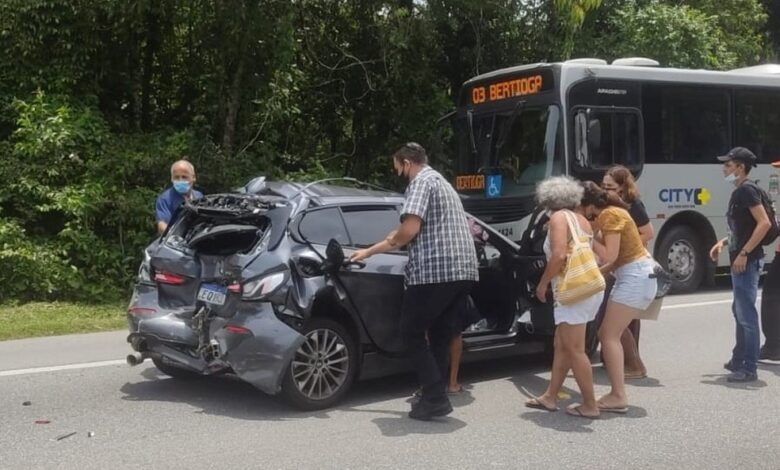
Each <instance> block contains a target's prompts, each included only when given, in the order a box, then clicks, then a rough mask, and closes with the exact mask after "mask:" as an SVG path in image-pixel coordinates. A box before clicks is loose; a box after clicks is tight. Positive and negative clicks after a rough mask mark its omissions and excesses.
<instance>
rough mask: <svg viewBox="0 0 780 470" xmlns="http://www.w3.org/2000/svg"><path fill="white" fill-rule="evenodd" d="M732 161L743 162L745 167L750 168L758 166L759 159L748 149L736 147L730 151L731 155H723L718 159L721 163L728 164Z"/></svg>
mask: <svg viewBox="0 0 780 470" xmlns="http://www.w3.org/2000/svg"><path fill="white" fill-rule="evenodd" d="M731 160H736V161H738V162H742V163H744V164H745V166H747V167H748V168H750V167H754V166H756V161H757V160H758V158H756V155H755V154H754V153H753V152H751V151H750V150H748V149H746V148H745V147H734V148H733V149H731V150H729V153H727V154H726V155H721V156H719V157H718V161H721V162H728V161H731Z"/></svg>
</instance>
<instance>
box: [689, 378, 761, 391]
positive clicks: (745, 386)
mask: <svg viewBox="0 0 780 470" xmlns="http://www.w3.org/2000/svg"><path fill="white" fill-rule="evenodd" d="M702 377H704V378H705V380H702V381H701V383H703V384H704V385H720V386H721V387H726V388H732V389H736V390H759V389H761V388H764V387H766V386H767V383H766V382H764V381H763V380H761V379H758V380H756V381H755V382H734V383H732V382H729V381H727V380H726V377H728V374H704V375H702ZM707 379H709V380H707Z"/></svg>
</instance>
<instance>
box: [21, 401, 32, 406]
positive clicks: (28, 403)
mask: <svg viewBox="0 0 780 470" xmlns="http://www.w3.org/2000/svg"><path fill="white" fill-rule="evenodd" d="M30 405H32V402H31V401H26V402H24V403H22V406H30Z"/></svg>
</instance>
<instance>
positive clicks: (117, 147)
mask: <svg viewBox="0 0 780 470" xmlns="http://www.w3.org/2000/svg"><path fill="white" fill-rule="evenodd" d="M762 2H763V3H762ZM767 15H768V16H767ZM779 18H780V11H778V9H777V2H772V1H768V0H761V1H759V0H717V1H716V0H691V1H672V0H668V1H661V0H610V1H602V0H479V1H478V0H428V1H417V0H397V1H386V0H385V1H380V0H198V1H191V0H0V63H2V64H3V67H2V68H0V181H2V185H1V186H0V283H2V284H3V286H4V289H3V290H2V292H0V300H2V299H7V298H21V299H50V298H68V299H74V298H75V299H84V300H96V299H99V298H104V297H105V296H116V295H122V294H124V293H126V290H127V288H128V287H129V286H130V284H131V282H132V279H133V277H134V275H135V270H136V268H137V265H138V260H139V257H140V255H141V249H142V248H143V247H144V246H145V245H146V244H147V243H148V241H149V240H150V239H151V238H152V237H153V236H154V234H155V232H154V219H153V217H154V215H153V205H154V199H155V197H156V196H157V194H158V193H159V192H160V191H161V190H162V189H163V188H164V187H165V186H166V184H168V179H169V171H168V170H169V165H170V164H171V163H172V162H173V161H174V160H176V159H178V158H181V157H182V156H187V157H188V158H189V159H190V160H191V161H192V162H193V163H194V164H195V166H196V168H197V169H198V182H199V185H200V186H201V188H202V189H203V190H204V191H206V192H217V191H224V190H230V189H231V188H235V187H237V186H239V185H241V184H244V183H245V182H246V181H248V180H249V179H250V178H251V177H253V176H256V175H258V174H265V175H269V176H271V177H292V178H295V179H299V180H310V179H315V178H321V177H326V176H340V175H350V176H356V177H359V178H364V179H372V180H375V181H380V182H383V183H385V184H386V185H387V181H391V180H390V179H389V178H388V177H389V176H390V171H389V165H388V164H387V161H386V158H385V156H386V155H388V154H389V153H391V152H392V151H393V150H394V149H395V148H396V147H397V146H398V145H399V144H400V143H401V142H404V141H407V140H418V141H421V142H423V143H426V144H427V143H429V142H436V141H438V139H436V138H435V137H433V138H432V136H435V135H436V133H439V132H447V130H446V123H445V124H444V125H443V126H439V127H437V124H436V121H437V119H438V118H439V117H441V116H442V115H444V114H445V113H447V112H448V111H449V110H451V109H452V108H453V107H454V105H455V103H456V101H457V100H458V96H459V93H460V88H461V86H462V84H463V82H464V81H465V80H467V79H469V78H470V77H472V76H474V75H477V74H480V73H485V72H488V71H490V70H494V69H497V68H501V67H507V66H512V65H518V64H522V63H532V62H540V61H556V60H564V59H567V58H569V57H571V56H601V57H604V58H614V57H617V56H626V55H647V56H651V57H655V58H658V59H659V60H660V61H661V62H662V63H663V64H664V65H676V66H692V67H713V68H729V67H733V66H738V65H746V64H753V63H757V62H760V61H761V60H763V58H764V57H765V56H767V55H769V54H772V53H774V54H776V51H777V50H778V44H779V43H780V42H778V40H777V38H778V37H780V33H779V32H778V26H777V25H778V24H780V19H779ZM434 153H435V156H437V157H440V158H439V159H438V160H436V164H437V165H439V166H441V167H442V168H446V165H447V161H446V158H441V157H442V155H441V154H440V152H434Z"/></svg>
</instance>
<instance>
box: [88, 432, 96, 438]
mask: <svg viewBox="0 0 780 470" xmlns="http://www.w3.org/2000/svg"><path fill="white" fill-rule="evenodd" d="M87 437H95V433H94V432H92V431H90V432H88V433H87Z"/></svg>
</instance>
